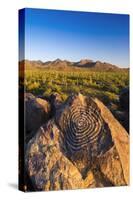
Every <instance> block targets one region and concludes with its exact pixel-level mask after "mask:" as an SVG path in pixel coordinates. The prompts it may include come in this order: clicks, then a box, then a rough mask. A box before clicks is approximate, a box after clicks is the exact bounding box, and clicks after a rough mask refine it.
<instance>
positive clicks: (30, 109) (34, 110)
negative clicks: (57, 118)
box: [25, 93, 51, 140]
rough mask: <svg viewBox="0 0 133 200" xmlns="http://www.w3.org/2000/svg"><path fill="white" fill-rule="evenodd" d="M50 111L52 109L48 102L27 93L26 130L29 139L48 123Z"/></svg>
mask: <svg viewBox="0 0 133 200" xmlns="http://www.w3.org/2000/svg"><path fill="white" fill-rule="evenodd" d="M50 110H51V107H50V104H49V103H48V101H46V100H44V99H41V98H36V97H35V96H34V95H32V94H31V93H25V128H26V136H27V138H28V137H31V135H34V134H35V133H36V131H37V130H38V129H39V128H40V126H41V125H42V124H44V123H46V122H47V120H48V119H49V115H50ZM28 140H29V139H28Z"/></svg>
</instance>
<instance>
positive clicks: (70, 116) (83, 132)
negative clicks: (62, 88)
mask: <svg viewBox="0 0 133 200" xmlns="http://www.w3.org/2000/svg"><path fill="white" fill-rule="evenodd" d="M68 104H69V106H66V108H64V109H63V112H62V113H61V110H60V111H59V113H57V118H56V123H57V124H58V125H59V127H60V130H61V131H62V132H63V137H64V141H65V144H66V146H67V148H68V149H69V150H70V151H80V150H82V149H84V148H86V147H88V146H93V147H94V145H95V146H96V143H97V142H98V140H99V137H100V135H101V133H103V132H105V123H104V121H103V119H102V117H101V114H100V110H99V109H98V107H97V105H96V103H95V102H94V101H93V100H92V99H91V98H90V97H84V96H83V95H81V94H78V95H75V96H72V97H71V98H69V99H68V100H67V103H66V104H65V105H68ZM61 109H62V108H61Z"/></svg>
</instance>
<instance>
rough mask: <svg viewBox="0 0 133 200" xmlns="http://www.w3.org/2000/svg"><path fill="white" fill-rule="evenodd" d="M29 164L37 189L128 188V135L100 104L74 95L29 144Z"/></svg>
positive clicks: (31, 176) (97, 101) (27, 153)
mask: <svg viewBox="0 0 133 200" xmlns="http://www.w3.org/2000/svg"><path fill="white" fill-rule="evenodd" d="M25 164H26V170H27V173H28V175H29V178H30V180H31V182H32V184H33V185H34V188H35V190H60V189H78V188H93V187H104V186H120V185H128V184H129V136H128V133H127V132H126V130H125V129H124V128H123V127H122V126H121V125H120V123H119V122H118V121H117V120H116V119H115V118H114V116H113V115H112V114H111V112H110V111H109V110H108V109H107V107H106V106H104V104H103V103H102V102H100V101H99V100H98V99H92V98H91V97H86V96H83V95H81V94H76V95H72V96H70V97H69V98H68V99H67V100H66V101H65V102H64V103H62V104H61V103H60V105H59V106H57V109H56V113H55V115H54V117H53V118H52V119H51V120H49V121H48V122H47V123H45V124H44V125H41V127H40V129H39V130H38V132H37V133H36V135H35V136H34V137H33V138H32V139H31V140H30V141H29V143H28V146H27V151H26V156H25Z"/></svg>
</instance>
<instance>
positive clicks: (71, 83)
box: [24, 69, 129, 104]
mask: <svg viewBox="0 0 133 200" xmlns="http://www.w3.org/2000/svg"><path fill="white" fill-rule="evenodd" d="M24 85H25V89H26V91H27V92H31V93H33V94H34V95H43V96H49V95H51V94H52V93H53V92H57V93H59V94H60V95H61V96H62V98H63V99H64V100H65V99H66V98H67V97H68V96H69V95H70V94H71V93H74V92H81V93H82V94H84V95H88V94H90V95H91V96H93V97H98V98H99V99H101V100H102V101H103V102H104V103H105V104H108V103H110V102H113V103H115V102H117V100H118V96H119V94H120V91H121V90H122V89H123V88H125V87H128V86H129V72H128V70H126V71H125V70H123V71H113V72H112V71H111V72H109V71H107V72H104V71H101V72H100V71H89V70H88V69H86V70H85V69H83V70H81V69H80V70H78V71H77V70H72V71H70V72H69V71H63V70H62V71H56V70H55V69H50V70H46V69H35V70H26V71H25V81H24Z"/></svg>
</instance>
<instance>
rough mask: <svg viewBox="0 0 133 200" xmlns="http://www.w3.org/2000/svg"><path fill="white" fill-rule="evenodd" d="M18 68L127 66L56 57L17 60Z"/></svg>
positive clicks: (113, 68) (100, 69)
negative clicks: (72, 60)
mask: <svg viewBox="0 0 133 200" xmlns="http://www.w3.org/2000/svg"><path fill="white" fill-rule="evenodd" d="M19 67H20V70H23V69H24V68H25V69H26V70H30V69H37V68H39V69H55V70H64V71H67V70H73V69H75V70H79V69H89V70H94V71H95V70H96V71H119V70H128V68H120V67H118V66H116V65H113V64H110V63H107V62H101V61H96V62H95V61H93V60H89V59H82V60H80V61H78V62H71V61H68V60H61V59H56V60H54V61H47V62H42V61H40V60H38V61H30V60H23V61H20V62H19Z"/></svg>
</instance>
